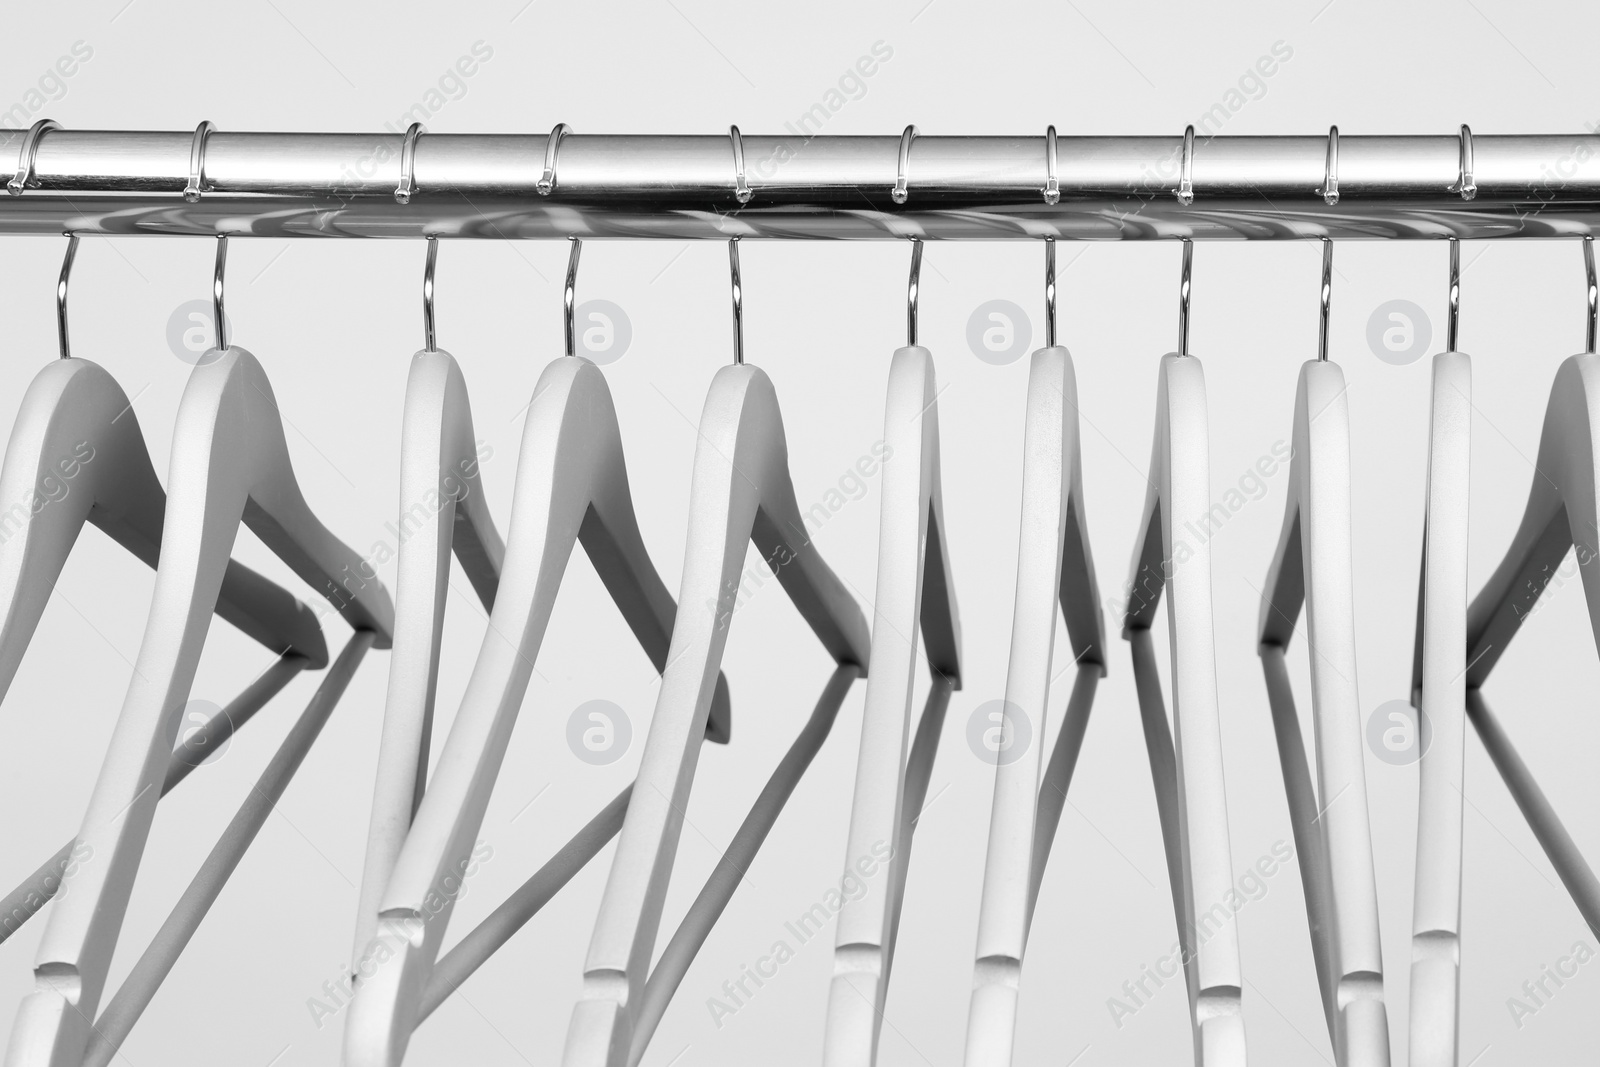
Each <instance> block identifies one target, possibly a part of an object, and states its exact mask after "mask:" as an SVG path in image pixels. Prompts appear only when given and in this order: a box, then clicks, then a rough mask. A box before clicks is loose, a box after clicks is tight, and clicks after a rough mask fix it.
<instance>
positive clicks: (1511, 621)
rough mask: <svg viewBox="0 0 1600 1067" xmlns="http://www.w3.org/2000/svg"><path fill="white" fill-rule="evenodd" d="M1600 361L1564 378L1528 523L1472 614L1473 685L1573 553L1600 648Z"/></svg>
mask: <svg viewBox="0 0 1600 1067" xmlns="http://www.w3.org/2000/svg"><path fill="white" fill-rule="evenodd" d="M1597 425H1600V356H1596V355H1593V354H1582V355H1576V356H1571V357H1569V358H1568V359H1567V360H1566V361H1565V362H1563V363H1562V364H1561V367H1560V369H1558V370H1557V371H1556V378H1555V383H1554V384H1553V385H1552V386H1551V389H1550V403H1549V405H1548V406H1547V407H1546V409H1545V416H1544V428H1543V431H1542V433H1541V436H1540V440H1539V455H1538V459H1537V460H1536V462H1535V464H1534V476H1533V480H1532V485H1531V486H1530V488H1529V490H1528V503H1527V506H1526V508H1525V509H1524V511H1523V515H1522V522H1521V523H1520V524H1519V525H1518V527H1517V532H1516V534H1515V535H1514V536H1513V537H1512V540H1511V545H1510V546H1509V547H1508V548H1507V549H1506V553H1505V556H1504V557H1503V558H1502V559H1501V562H1500V565H1499V566H1498V567H1496V568H1495V570H1494V573H1493V574H1491V575H1490V576H1489V580H1488V581H1487V582H1485V583H1484V586H1483V588H1482V589H1481V590H1479V592H1478V595H1477V596H1475V597H1473V599H1472V604H1471V606H1470V607H1469V608H1468V609H1467V635H1468V636H1467V661H1468V662H1469V663H1470V664H1471V667H1470V668H1469V671H1468V674H1467V685H1468V686H1469V687H1470V688H1476V687H1478V686H1480V685H1482V684H1483V682H1484V680H1485V679H1486V678H1488V676H1489V673H1490V672H1491V671H1492V670H1493V669H1494V667H1495V665H1496V664H1497V663H1498V662H1499V661H1500V657H1501V656H1502V655H1503V654H1504V652H1505V650H1506V647H1507V646H1508V645H1509V644H1510V643H1511V639H1512V637H1514V636H1515V635H1516V632H1517V630H1518V628H1519V627H1520V626H1521V625H1522V623H1523V621H1524V620H1525V619H1527V618H1528V616H1529V615H1530V614H1532V612H1533V610H1534V607H1535V606H1536V605H1537V604H1538V601H1539V597H1540V595H1541V594H1543V592H1544V590H1545V586H1547V585H1548V584H1549V582H1550V579H1551V578H1553V577H1555V574H1556V571H1557V570H1559V569H1560V567H1561V565H1562V561H1563V560H1564V559H1565V558H1566V555H1567V552H1568V551H1569V550H1572V549H1574V548H1575V549H1576V550H1577V556H1578V563H1579V571H1580V573H1581V574H1582V575H1583V586H1584V594H1585V597H1586V599H1587V601H1588V604H1589V616H1590V622H1591V625H1593V626H1594V627H1595V634H1596V640H1597V641H1600V586H1597V581H1600V574H1596V569H1595V568H1593V567H1590V566H1589V565H1588V564H1589V563H1591V562H1592V561H1593V560H1594V559H1595V557H1596V554H1597V553H1600V544H1597V537H1600V534H1597V531H1596V529H1595V523H1596V521H1597V516H1596V513H1595V505H1594V500H1595V478H1596V470H1597V460H1596V455H1595V448H1596V439H1597V434H1596V427H1597Z"/></svg>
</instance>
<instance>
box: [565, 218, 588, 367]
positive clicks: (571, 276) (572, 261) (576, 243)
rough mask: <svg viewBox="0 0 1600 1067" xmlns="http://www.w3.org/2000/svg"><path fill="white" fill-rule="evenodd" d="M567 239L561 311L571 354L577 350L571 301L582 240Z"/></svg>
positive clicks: (568, 353)
mask: <svg viewBox="0 0 1600 1067" xmlns="http://www.w3.org/2000/svg"><path fill="white" fill-rule="evenodd" d="M567 240H569V241H571V242H572V252H571V254H570V255H568V256H567V285H566V289H565V290H564V292H563V293H562V297H561V301H562V312H563V314H564V315H565V317H566V323H567V355H569V356H572V355H576V354H577V352H578V345H577V342H578V337H577V327H576V324H575V323H574V322H573V318H574V316H575V315H576V311H577V305H576V304H575V303H574V302H573V301H574V293H575V292H576V290H577V287H578V256H580V255H581V254H582V253H583V242H582V241H580V240H579V239H578V238H576V237H568V238H567Z"/></svg>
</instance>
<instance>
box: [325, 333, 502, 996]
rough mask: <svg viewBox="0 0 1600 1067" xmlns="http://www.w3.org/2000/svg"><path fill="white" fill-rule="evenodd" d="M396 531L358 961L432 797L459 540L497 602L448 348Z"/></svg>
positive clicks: (408, 450) (408, 452) (416, 377)
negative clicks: (442, 656)
mask: <svg viewBox="0 0 1600 1067" xmlns="http://www.w3.org/2000/svg"><path fill="white" fill-rule="evenodd" d="M395 537H396V539H397V541H398V542H399V548H398V552H399V560H398V564H397V574H396V578H395V634H394V650H393V653H392V654H391V655H390V657H389V684H388V695H387V697H386V698H385V703H384V712H383V733H382V738H381V741H380V742H379V747H378V768H377V774H376V779H375V781H374V785H373V801H372V813H371V816H370V819H369V828H368V832H367V853H366V861H365V863H364V864H363V866H362V875H361V891H360V896H359V905H358V908H357V913H356V934H355V948H354V952H353V954H352V957H351V958H352V960H353V961H355V962H356V963H358V964H359V962H360V960H361V957H362V954H363V952H364V951H365V949H366V947H367V943H368V942H369V941H371V939H372V936H373V934H374V933H375V932H376V929H377V922H378V906H379V897H380V896H381V895H382V893H383V890H384V887H385V886H387V885H388V883H389V875H390V874H391V872H392V871H393V870H394V863H395V859H396V858H397V857H398V855H399V853H400V848H401V845H402V844H403V843H404V842H405V838H406V832H407V831H408V830H409V829H410V827H411V819H412V816H413V815H414V814H415V812H416V807H417V805H418V804H419V803H420V802H421V799H422V791H423V785H424V782H425V780H426V777H427V771H428V745H429V741H430V735H431V733H432V728H433V708H434V700H435V696H436V692H437V686H438V672H439V649H440V641H441V638H442V636H443V632H444V614H445V601H446V598H447V595H448V591H449V579H450V552H451V548H452V546H453V547H454V549H455V552H456V555H457V557H458V558H459V559H460V560H461V565H462V569H463V570H464V571H465V572H466V574H467V577H468V580H469V581H470V582H471V583H472V587H473V590H474V591H475V592H476V593H477V594H478V598H479V599H480V600H481V601H482V602H483V605H484V607H485V609H490V610H492V609H493V607H494V596H495V590H496V588H497V587H498V585H499V581H500V566H501V563H502V561H503V558H504V555H505V546H504V543H503V542H502V541H501V538H500V532H499V530H498V529H496V528H495V524H494V519H493V517H492V516H490V514H489V508H488V502H487V499H486V496H485V494H484V490H483V484H482V478H481V477H480V472H479V453H478V448H477V443H476V439H475V435H474V433H473V425H472V406H471V403H470V401H469V399H468V396H467V388H466V381H465V379H464V378H463V377H462V374H461V368H460V366H459V365H458V364H457V363H456V361H455V359H454V358H453V357H451V356H450V354H449V353H447V352H440V351H434V352H427V351H423V352H418V353H417V354H416V355H414V356H413V357H412V359H411V370H410V374H409V375H408V377H407V379H406V399H405V409H404V414H403V416H402V423H401V438H400V508H399V518H398V525H397V526H396V527H395Z"/></svg>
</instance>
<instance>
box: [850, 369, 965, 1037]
mask: <svg viewBox="0 0 1600 1067" xmlns="http://www.w3.org/2000/svg"><path fill="white" fill-rule="evenodd" d="M937 397H938V386H937V382H936V381H935V376H934V368H933V359H932V355H931V353H929V352H928V350H927V349H925V348H921V347H915V346H911V347H906V348H902V349H900V350H898V351H897V352H895V354H894V359H893V361H892V363H891V364H890V369H889V389H888V401H887V403H886V405H885V413H884V430H883V443H884V445H885V446H886V447H885V449H884V459H883V475H882V491H883V500H882V506H881V508H880V512H879V515H880V518H879V525H878V571H877V584H876V591H875V594H874V597H873V627H872V649H871V657H872V663H873V667H874V669H873V672H872V675H871V676H870V677H869V678H868V679H867V692H866V704H865V710H864V711H863V712H862V723H861V744H860V749H859V755H858V757H857V759H856V772H855V790H854V796H853V799H852V801H851V807H850V828H849V832H848V835H847V847H846V851H845V877H846V878H847V879H851V880H854V881H856V882H861V883H862V884H863V885H864V886H865V891H864V892H863V893H862V894H861V895H859V896H852V897H850V898H847V899H846V902H845V904H844V906H843V908H842V909H841V910H840V912H839V916H838V921H837V928H836V930H835V938H834V940H835V949H834V976H833V984H832V992H831V994H830V996H829V1000H828V1015H827V1038H826V1041H825V1045H824V1047H825V1048H826V1050H827V1052H826V1053H825V1056H824V1060H825V1062H826V1063H830V1064H831V1063H843V1062H861V1061H862V1057H866V1058H867V1059H870V1058H871V1055H872V1050H873V1049H875V1048H876V1045H877V1037H878V1031H879V1027H880V1023H879V1018H880V1016H881V1012H882V1010H883V1005H884V1000H885V996H886V993H887V989H888V977H889V968H890V962H891V958H892V953H893V945H894V939H895V927H894V923H895V918H896V915H897V913H898V908H897V907H896V886H897V885H898V884H899V883H900V882H901V879H900V878H899V877H898V876H897V874H896V873H894V866H898V865H900V864H903V863H904V859H905V853H906V852H907V851H908V850H909V848H910V840H909V834H908V833H907V832H905V831H906V819H905V817H904V813H903V806H904V804H905V803H907V797H906V779H907V767H906V757H907V749H908V739H909V736H910V727H911V712H912V697H913V695H914V694H913V688H914V685H913V683H914V676H915V673H916V666H917V630H918V625H919V623H920V624H921V627H922V633H923V641H924V644H925V646H926V654H927V659H928V667H929V670H930V672H931V673H932V674H933V675H934V677H935V679H936V684H938V682H939V681H941V680H946V679H948V681H945V684H947V685H950V684H952V683H953V685H954V686H959V684H960V670H961V665H960V624H959V622H958V621H957V615H956V607H955V599H954V596H953V583H952V582H951V579H950V566H949V556H948V553H947V552H946V551H945V550H944V546H943V545H942V543H941V541H940V534H939V524H940V522H941V521H942V508H941V500H940V498H941V496H942V494H941V492H940V485H939V474H940V471H939V415H938V402H937ZM886 852H887V855H888V856H889V857H890V858H888V859H885V853H886ZM858 865H865V866H858ZM880 865H881V866H882V867H883V868H884V872H883V873H881V874H879V875H878V876H877V877H873V878H865V877H863V875H862V870H864V869H865V870H870V869H874V868H878V867H879V866H880Z"/></svg>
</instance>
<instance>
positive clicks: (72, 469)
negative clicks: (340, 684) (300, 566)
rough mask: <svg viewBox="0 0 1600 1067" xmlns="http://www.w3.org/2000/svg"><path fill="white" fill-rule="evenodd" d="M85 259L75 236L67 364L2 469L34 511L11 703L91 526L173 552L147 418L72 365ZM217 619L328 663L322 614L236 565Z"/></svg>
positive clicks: (148, 550)
mask: <svg viewBox="0 0 1600 1067" xmlns="http://www.w3.org/2000/svg"><path fill="white" fill-rule="evenodd" d="M77 252H78V237H77V235H76V234H68V235H67V253H66V256H65V258H64V259H63V261H62V264H61V278H60V281H59V282H58V284H57V286H56V316H57V327H58V332H59V335H60V341H61V358H60V359H58V360H55V361H52V362H51V363H50V364H49V365H48V366H46V367H45V368H43V369H42V370H41V371H40V372H39V373H38V374H37V375H35V376H34V378H33V381H32V382H31V383H29V385H28V391H27V394H26V395H25V396H24V397H23V400H22V406H21V408H20V409H19V410H18V412H17V419H16V422H15V423H14V424H13V426H12V429H11V438H10V441H9V443H8V444H7V446H6V454H5V462H4V466H3V467H0V500H7V501H19V502H20V501H28V502H29V504H28V505H27V506H26V507H13V508H12V510H10V511H8V512H6V513H5V514H4V515H0V534H3V536H0V697H3V696H4V694H5V692H6V691H7V690H8V689H9V688H10V686H11V681H12V679H13V678H15V677H16V672H17V668H18V667H19V666H20V665H21V663H22V657H23V654H24V653H25V652H26V651H27V648H28V644H29V642H30V641H32V639H33V634H34V631H35V629H36V628H37V626H38V624H39V618H40V616H42V615H43V613H44V607H45V604H46V603H47V602H48V601H49V599H50V595H51V593H52V592H53V591H54V590H55V585H56V579H57V578H58V577H59V576H60V574H61V569H62V567H63V566H64V565H65V564H66V561H67V556H68V555H70V554H71V552H72V548H73V546H74V545H75V544H76V542H77V539H78V533H79V531H80V530H81V529H82V528H83V525H84V523H85V522H90V523H93V524H94V525H96V526H98V527H100V529H102V530H103V531H105V533H106V534H107V535H108V536H110V537H111V539H112V540H114V541H116V542H117V543H118V544H120V545H122V546H123V547H124V548H126V549H127V550H128V551H129V552H131V553H132V554H133V555H134V557H135V558H137V559H139V560H140V561H142V562H144V563H145V564H147V565H149V566H151V567H154V566H155V565H156V558H157V556H158V555H159V553H160V551H161V529H162V521H163V508H164V505H165V504H166V492H165V490H163V489H162V487H161V482H160V480H159V479H158V478H157V477H156V472H155V467H154V465H152V464H151V462H150V452H149V449H148V448H147V447H146V446H145V442H144V436H143V434H141V433H140V431H139V418H138V415H137V414H135V412H134V410H133V405H132V404H131V403H130V402H129V400H128V397H127V394H126V393H124V392H123V391H122V388H121V386H119V385H117V383H116V380H115V379H114V378H112V377H111V375H110V374H108V373H106V371H105V369H104V368H103V367H101V366H100V365H99V364H97V363H92V362H90V361H89V360H86V359H82V358H76V357H74V356H73V355H72V354H71V348H70V345H69V342H68V333H67V286H68V283H69V282H70V281H71V277H72V265H73V261H74V260H75V259H76V257H77ZM18 511H21V512H22V514H21V515H18V514H17V512H18ZM216 611H217V614H218V615H220V616H221V617H222V618H224V619H226V620H227V621H228V622H230V623H232V624H233V625H234V626H236V627H238V628H239V629H240V630H242V631H244V633H245V634H247V635H248V636H249V637H251V638H253V639H254V640H256V641H258V642H260V643H261V644H263V645H265V646H266V647H267V648H268V649H270V650H272V651H273V652H276V653H278V654H279V655H285V656H287V655H292V656H295V657H297V658H301V659H303V660H304V661H305V663H304V665H305V666H307V667H310V668H314V669H320V668H322V667H325V666H327V664H328V647H327V644H326V643H325V642H324V641H323V637H322V630H321V628H320V627H319V626H318V625H317V619H316V615H315V614H314V613H313V612H312V610H311V609H310V608H309V607H307V606H306V605H304V604H302V603H301V602H300V601H299V600H297V599H295V597H294V595H293V594H291V593H289V592H288V591H287V590H285V589H282V588H280V587H278V586H277V585H274V584H273V583H272V582H270V581H268V580H267V579H266V578H264V577H262V576H261V575H260V574H257V573H256V572H255V571H252V570H250V569H249V568H248V567H245V566H243V565H241V564H239V563H235V562H233V561H231V560H230V561H229V563H228V566H227V571H226V573H225V575H224V578H223V582H222V590H221V593H220V594H219V595H218V598H217V609H216Z"/></svg>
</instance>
